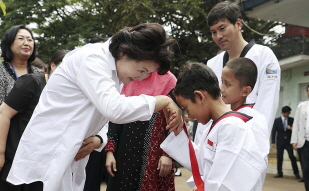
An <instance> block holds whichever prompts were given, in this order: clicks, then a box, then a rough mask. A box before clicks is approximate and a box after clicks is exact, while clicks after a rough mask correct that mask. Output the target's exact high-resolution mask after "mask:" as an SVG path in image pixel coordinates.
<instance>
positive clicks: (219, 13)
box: [197, 1, 281, 135]
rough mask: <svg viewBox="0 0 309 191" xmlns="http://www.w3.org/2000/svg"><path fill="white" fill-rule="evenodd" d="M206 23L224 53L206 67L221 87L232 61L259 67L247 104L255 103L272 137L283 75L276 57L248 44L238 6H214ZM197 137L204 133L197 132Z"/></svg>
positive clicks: (221, 3) (262, 47) (268, 51)
mask: <svg viewBox="0 0 309 191" xmlns="http://www.w3.org/2000/svg"><path fill="white" fill-rule="evenodd" d="M207 23H208V26H209V27H210V31H211V34H212V39H213V41H214V42H215V43H216V44H217V45H218V46H219V48H220V49H221V50H223V51H222V52H221V53H220V54H218V55H216V56H215V57H213V58H212V59H210V60H208V61H207V66H209V67H210V68H211V69H212V70H213V71H214V72H215V74H216V76H217V77H218V80H219V84H221V75H222V69H223V67H224V66H225V64H226V62H227V61H229V60H232V59H234V58H239V57H246V58H250V59H251V60H252V61H253V62H254V63H255V65H256V66H257V69H258V77H257V81H256V84H255V87H254V89H253V90H252V92H251V93H250V94H249V96H248V97H247V103H255V104H254V107H253V108H254V109H255V110H257V111H259V112H260V113H262V114H263V115H264V116H265V117H266V119H267V123H268V134H269V135H270V132H271V129H272V126H273V123H274V119H275V114H276V112H277V109H278V102H279V99H278V98H279V90H280V73H281V72H280V65H279V62H278V60H277V58H276V56H275V54H274V53H273V51H272V50H271V49H270V48H269V47H266V46H263V45H259V44H255V42H254V40H253V41H251V42H249V43H248V42H247V41H246V40H245V39H244V38H243V36H242V33H241V30H242V20H241V11H240V8H239V6H238V5H237V4H236V3H232V2H229V1H224V2H220V3H218V4H217V5H215V6H214V7H213V8H212V9H211V11H210V12H209V13H208V17H207ZM199 126H200V125H199ZM205 128H206V127H205ZM199 129H203V128H201V127H200V128H199ZM197 134H201V133H199V132H197Z"/></svg>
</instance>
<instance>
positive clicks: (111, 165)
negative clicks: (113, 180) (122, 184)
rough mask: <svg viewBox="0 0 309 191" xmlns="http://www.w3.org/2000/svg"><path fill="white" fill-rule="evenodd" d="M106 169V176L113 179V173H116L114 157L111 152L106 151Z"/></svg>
mask: <svg viewBox="0 0 309 191" xmlns="http://www.w3.org/2000/svg"><path fill="white" fill-rule="evenodd" d="M105 166H106V169H107V172H108V174H110V175H111V176H112V177H115V174H114V173H113V171H114V172H116V171H117V168H116V160H115V157H114V153H113V152H112V151H108V152H107V153H106V163H105Z"/></svg>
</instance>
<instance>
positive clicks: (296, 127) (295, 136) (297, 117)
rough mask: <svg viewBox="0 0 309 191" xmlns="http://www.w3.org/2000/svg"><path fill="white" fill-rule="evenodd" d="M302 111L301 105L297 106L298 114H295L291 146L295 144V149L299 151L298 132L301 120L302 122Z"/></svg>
mask: <svg viewBox="0 0 309 191" xmlns="http://www.w3.org/2000/svg"><path fill="white" fill-rule="evenodd" d="M300 110H301V104H299V105H298V106H297V109H296V112H295V118H294V121H295V123H293V130H292V136H291V144H293V149H297V142H298V131H299V120H300V114H301V112H300Z"/></svg>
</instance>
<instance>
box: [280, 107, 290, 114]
mask: <svg viewBox="0 0 309 191" xmlns="http://www.w3.org/2000/svg"><path fill="white" fill-rule="evenodd" d="M281 111H282V113H290V112H291V111H292V109H291V108H290V107H289V106H284V107H282V110H281Z"/></svg>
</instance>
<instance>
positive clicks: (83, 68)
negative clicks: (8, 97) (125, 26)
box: [7, 41, 156, 191]
mask: <svg viewBox="0 0 309 191" xmlns="http://www.w3.org/2000/svg"><path fill="white" fill-rule="evenodd" d="M121 84H122V83H121V82H120V80H119V79H118V77H117V71H116V62H115V59H114V57H113V56H112V55H111V53H110V52H109V41H107V42H106V43H102V44H101V43H96V44H87V45H85V46H83V47H81V48H79V49H75V50H74V51H71V52H69V53H68V54H67V55H66V56H65V58H64V59H63V63H62V64H61V65H60V66H59V67H58V68H57V69H56V71H55V72H54V73H53V75H52V76H51V78H50V80H49V81H48V83H47V85H46V86H45V89H44V90H43V92H42V94H41V97H40V101H39V103H38V105H37V107H36V109H35V111H34V113H33V116H32V118H31V120H30V122H29V124H28V126H27V128H26V130H25V132H24V134H23V136H22V138H21V140H20V143H19V146H18V149H17V152H16V155H15V158H14V161H13V165H12V168H11V171H10V173H9V175H8V178H7V181H8V182H10V183H12V184H15V185H18V184H22V183H31V182H34V181H42V182H43V183H44V191H82V190H83V188H84V181H85V167H86V164H87V161H88V156H87V157H85V158H84V159H82V160H79V161H75V160H74V157H75V155H76V153H77V152H78V150H79V149H80V147H81V145H82V142H83V140H84V139H85V138H87V137H90V136H93V135H96V134H97V133H98V132H99V131H100V129H101V128H102V127H103V126H104V125H105V124H106V122H107V121H108V120H110V121H112V122H116V123H130V122H132V121H137V120H149V119H150V118H151V116H152V114H153V111H154V108H155V102H156V100H155V98H154V97H150V96H145V95H142V96H138V97H137V96H132V97H125V96H124V95H120V93H119V91H120V87H121ZM106 142H107V141H104V143H105V144H106Z"/></svg>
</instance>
